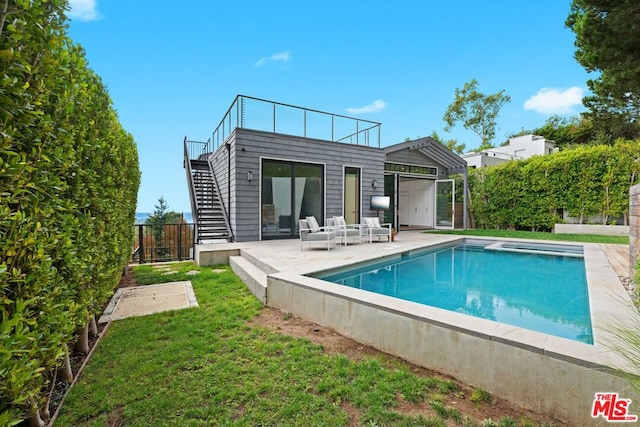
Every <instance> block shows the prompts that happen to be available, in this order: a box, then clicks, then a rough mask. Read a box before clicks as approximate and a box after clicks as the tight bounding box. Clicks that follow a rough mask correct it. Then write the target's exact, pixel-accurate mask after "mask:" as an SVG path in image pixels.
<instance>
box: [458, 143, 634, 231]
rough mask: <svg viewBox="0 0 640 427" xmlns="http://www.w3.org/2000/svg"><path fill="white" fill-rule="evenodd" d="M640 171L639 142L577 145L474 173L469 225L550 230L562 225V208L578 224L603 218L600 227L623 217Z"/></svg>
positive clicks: (471, 177)
mask: <svg viewBox="0 0 640 427" xmlns="http://www.w3.org/2000/svg"><path fill="white" fill-rule="evenodd" d="M639 172H640V141H618V142H617V143H616V144H615V145H613V146H609V145H597V146H579V147H576V148H573V149H567V150H564V151H561V152H559V153H555V154H552V155H548V156H538V157H532V158H530V159H527V160H520V161H514V162H507V163H504V164H501V165H498V166H495V167H490V168H482V169H477V170H473V171H471V172H470V174H469V187H470V190H471V203H470V209H471V213H472V215H473V218H474V226H475V227H477V228H503V229H529V230H534V231H535V230H550V229H552V228H553V225H554V224H556V223H559V222H562V221H563V219H562V213H563V209H566V210H567V211H568V213H569V215H570V216H573V217H578V218H580V222H581V223H583V222H586V221H587V218H588V217H589V216H592V215H602V218H603V222H604V223H608V222H610V221H612V220H614V219H616V218H620V217H624V218H626V217H627V215H628V211H629V187H630V186H631V185H633V184H635V183H637V182H638V173H639Z"/></svg>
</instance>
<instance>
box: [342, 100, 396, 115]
mask: <svg viewBox="0 0 640 427" xmlns="http://www.w3.org/2000/svg"><path fill="white" fill-rule="evenodd" d="M386 107H387V103H386V102H384V101H383V100H382V99H376V100H375V101H373V102H372V103H371V104H369V105H365V106H364V107H360V108H354V107H349V108H347V113H349V114H363V113H377V112H379V111H382V110H384V109H385V108H386Z"/></svg>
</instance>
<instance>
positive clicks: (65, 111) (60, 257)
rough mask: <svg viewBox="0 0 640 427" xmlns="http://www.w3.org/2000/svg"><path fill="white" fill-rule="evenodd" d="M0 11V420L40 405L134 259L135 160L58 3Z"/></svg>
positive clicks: (18, 1)
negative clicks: (51, 376) (55, 372)
mask: <svg viewBox="0 0 640 427" xmlns="http://www.w3.org/2000/svg"><path fill="white" fill-rule="evenodd" d="M6 6H7V9H6V12H4V13H3V12H0V22H2V27H1V28H0V29H1V31H2V37H1V38H0V67H1V68H2V77H0V286H1V290H0V420H3V423H5V424H11V423H14V422H17V421H19V420H20V419H22V418H25V417H28V416H30V415H34V414H35V413H36V412H37V410H38V408H39V407H41V406H42V405H43V402H44V395H43V393H42V390H43V388H44V387H45V386H46V382H47V380H46V378H47V373H48V372H50V371H51V370H52V369H54V368H55V367H56V366H57V365H59V364H60V361H61V359H62V358H63V357H64V355H65V349H66V344H67V343H69V342H71V341H73V339H74V332H75V331H76V330H77V329H78V328H80V327H81V326H82V325H84V324H86V322H87V320H88V318H89V317H90V316H91V315H93V314H96V312H97V310H98V309H99V308H100V307H101V306H102V305H103V304H104V302H105V301H106V299H107V298H108V296H109V295H110V294H111V293H112V291H113V289H114V287H115V286H116V285H117V281H118V278H119V275H120V273H121V271H122V269H123V268H124V266H125V265H126V262H127V260H128V257H129V255H130V250H131V241H132V232H133V227H132V226H131V225H132V224H133V221H134V217H135V205H136V195H137V190H138V186H139V181H140V171H139V166H138V158H137V149H136V146H135V143H134V141H133V138H132V137H131V135H129V134H127V133H126V132H125V131H124V130H123V129H122V127H121V125H120V123H119V121H118V119H117V116H116V113H115V111H114V110H113V107H112V104H111V100H110V98H109V96H108V94H107V92H106V89H105V88H104V86H103V85H102V83H101V81H100V79H99V78H98V76H96V75H95V73H94V72H93V71H91V70H90V69H89V68H88V66H87V63H86V60H85V58H84V52H83V51H82V49H81V48H80V47H78V46H76V45H74V44H73V43H72V42H71V40H70V39H69V38H68V37H67V35H66V24H65V20H66V18H65V15H64V9H65V7H66V6H67V2H66V1H64V0H51V1H47V2H42V1H27V0H11V1H8V2H6Z"/></svg>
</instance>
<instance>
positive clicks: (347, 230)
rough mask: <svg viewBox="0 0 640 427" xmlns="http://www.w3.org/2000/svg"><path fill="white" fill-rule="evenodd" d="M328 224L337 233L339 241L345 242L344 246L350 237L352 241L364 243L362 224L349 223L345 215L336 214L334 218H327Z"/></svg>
mask: <svg viewBox="0 0 640 427" xmlns="http://www.w3.org/2000/svg"><path fill="white" fill-rule="evenodd" d="M327 226H328V228H330V229H331V230H332V231H333V232H335V233H336V237H337V238H338V241H339V242H340V243H343V244H344V246H347V240H348V239H351V241H352V242H356V241H357V242H358V243H362V233H361V231H360V230H361V229H360V224H348V225H347V222H346V221H345V220H344V217H343V216H334V217H333V218H327Z"/></svg>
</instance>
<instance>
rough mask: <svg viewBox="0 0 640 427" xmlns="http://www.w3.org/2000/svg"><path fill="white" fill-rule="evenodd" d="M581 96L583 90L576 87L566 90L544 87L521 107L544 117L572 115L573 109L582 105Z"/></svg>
mask: <svg viewBox="0 0 640 427" xmlns="http://www.w3.org/2000/svg"><path fill="white" fill-rule="evenodd" d="M583 96H584V90H583V89H582V88H579V87H577V86H572V87H570V88H568V89H554V88H546V87H544V88H542V89H540V90H539V91H538V93H536V94H535V95H533V96H532V97H531V98H529V99H527V100H526V101H525V103H524V106H523V107H524V109H525V110H533V111H535V112H536V113H540V114H545V115H551V114H572V113H574V112H575V111H574V109H573V107H575V106H576V105H580V104H581V103H582V98H583Z"/></svg>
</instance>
